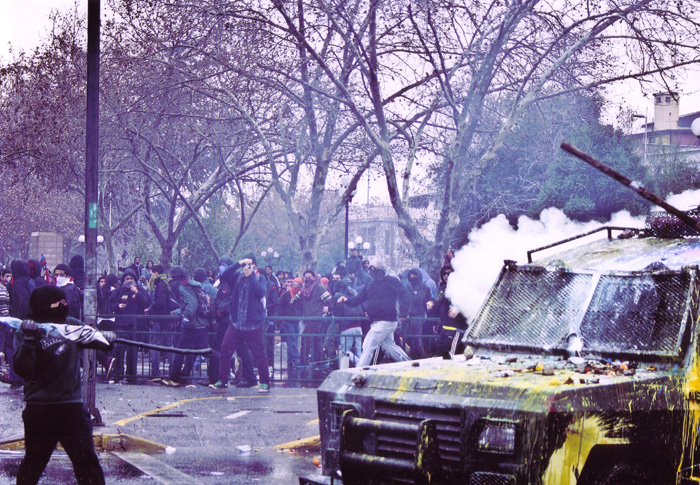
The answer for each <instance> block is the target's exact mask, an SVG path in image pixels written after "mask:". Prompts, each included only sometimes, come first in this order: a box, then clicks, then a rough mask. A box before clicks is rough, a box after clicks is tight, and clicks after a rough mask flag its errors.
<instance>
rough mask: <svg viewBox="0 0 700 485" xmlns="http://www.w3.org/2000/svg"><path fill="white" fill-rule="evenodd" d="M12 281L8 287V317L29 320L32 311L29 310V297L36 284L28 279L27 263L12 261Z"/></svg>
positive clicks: (18, 260) (17, 260)
mask: <svg viewBox="0 0 700 485" xmlns="http://www.w3.org/2000/svg"><path fill="white" fill-rule="evenodd" d="M11 269H12V281H11V282H10V286H8V288H7V289H8V292H9V293H10V316H11V317H15V318H21V319H25V318H29V315H31V313H32V311H31V309H30V308H29V295H31V293H32V291H33V290H34V288H36V283H35V282H34V280H33V279H31V278H30V277H29V263H27V262H26V261H22V260H20V259H16V260H14V261H12V265H11Z"/></svg>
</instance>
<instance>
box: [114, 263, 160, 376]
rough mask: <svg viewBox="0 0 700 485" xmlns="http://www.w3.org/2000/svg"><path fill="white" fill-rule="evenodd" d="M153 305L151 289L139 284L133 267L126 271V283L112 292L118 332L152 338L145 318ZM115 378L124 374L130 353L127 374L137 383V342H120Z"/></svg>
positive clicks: (123, 280) (141, 338) (131, 337)
mask: <svg viewBox="0 0 700 485" xmlns="http://www.w3.org/2000/svg"><path fill="white" fill-rule="evenodd" d="M150 304H151V297H150V296H149V294H148V291H147V290H146V289H145V288H143V287H142V286H140V285H139V284H138V283H136V274H135V273H134V272H133V270H131V269H127V270H126V271H124V274H123V275H122V285H121V287H120V288H119V289H117V290H115V291H113V292H112V295H111V296H110V307H111V309H112V313H114V314H115V315H116V317H115V329H116V330H117V333H118V334H119V335H120V336H121V337H123V338H126V339H129V340H137V341H146V340H147V338H148V327H149V324H148V321H147V320H146V319H145V318H144V317H143V315H144V312H145V310H146V308H148V307H149V306H150ZM115 353H116V356H115V357H116V359H117V361H116V363H115V371H114V372H115V378H116V379H119V378H120V377H123V376H124V354H126V375H127V376H128V377H127V381H128V382H129V383H130V384H135V383H136V370H137V363H138V348H137V347H135V346H133V345H124V344H117V346H116V352H115Z"/></svg>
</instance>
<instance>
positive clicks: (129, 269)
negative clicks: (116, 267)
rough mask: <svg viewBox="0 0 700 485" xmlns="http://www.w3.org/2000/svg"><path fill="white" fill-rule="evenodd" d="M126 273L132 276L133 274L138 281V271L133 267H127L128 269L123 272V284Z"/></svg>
mask: <svg viewBox="0 0 700 485" xmlns="http://www.w3.org/2000/svg"><path fill="white" fill-rule="evenodd" d="M126 275H131V276H133V277H134V279H135V280H136V281H138V279H139V277H138V276H136V273H135V272H134V270H133V269H131V268H126V269H125V270H124V273H122V284H124V278H125V277H126Z"/></svg>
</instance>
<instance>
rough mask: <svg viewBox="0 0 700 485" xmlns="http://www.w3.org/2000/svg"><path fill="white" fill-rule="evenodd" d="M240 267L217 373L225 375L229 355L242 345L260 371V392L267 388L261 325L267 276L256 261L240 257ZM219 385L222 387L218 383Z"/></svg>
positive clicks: (233, 268) (268, 382) (267, 376)
mask: <svg viewBox="0 0 700 485" xmlns="http://www.w3.org/2000/svg"><path fill="white" fill-rule="evenodd" d="M241 266H242V267H243V271H242V274H241V275H240V277H238V282H237V283H236V286H235V287H234V289H233V298H232V299H231V306H230V307H229V318H230V324H229V326H228V329H227V330H226V334H225V335H224V341H223V343H222V344H221V362H220V363H219V376H220V377H222V376H228V375H229V373H230V372H231V355H233V351H234V349H235V350H236V352H238V353H239V355H240V354H242V353H243V352H245V347H244V344H245V345H247V347H248V348H249V349H250V351H251V352H252V353H253V358H254V359H255V363H256V365H257V367H258V372H259V374H260V389H259V392H269V391H270V373H269V369H268V363H267V355H266V354H265V345H264V342H263V340H264V331H265V329H264V327H263V324H264V323H265V305H264V304H263V301H264V299H265V295H266V293H267V279H266V278H265V276H264V275H262V274H260V273H259V272H258V271H257V268H256V267H255V260H254V259H253V258H252V257H251V258H246V259H243V260H241V261H240V262H239V265H238V267H241ZM236 269H237V267H236V265H234V266H232V267H230V268H229V269H227V270H226V271H225V272H224V274H223V275H222V278H223V279H225V278H226V277H227V274H228V273H229V272H230V271H235V270H236ZM219 384H221V386H219ZM216 385H217V387H226V384H225V383H223V382H217V383H216Z"/></svg>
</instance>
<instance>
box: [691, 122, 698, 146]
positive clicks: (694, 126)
mask: <svg viewBox="0 0 700 485" xmlns="http://www.w3.org/2000/svg"><path fill="white" fill-rule="evenodd" d="M690 130H691V131H692V132H693V135H695V136H697V137H698V140H699V141H700V118H695V119H694V120H693V123H692V124H691V125H690Z"/></svg>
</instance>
